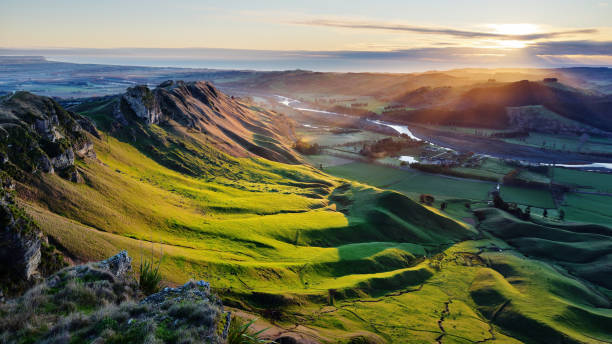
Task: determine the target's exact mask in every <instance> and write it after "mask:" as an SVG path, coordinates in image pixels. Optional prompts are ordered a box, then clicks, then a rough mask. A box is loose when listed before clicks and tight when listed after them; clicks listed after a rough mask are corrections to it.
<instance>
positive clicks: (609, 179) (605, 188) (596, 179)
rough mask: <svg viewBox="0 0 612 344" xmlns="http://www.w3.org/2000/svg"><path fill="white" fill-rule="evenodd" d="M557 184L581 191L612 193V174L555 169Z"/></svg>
mask: <svg viewBox="0 0 612 344" xmlns="http://www.w3.org/2000/svg"><path fill="white" fill-rule="evenodd" d="M554 173H555V174H554V180H555V182H556V183H561V184H566V185H569V186H572V187H576V188H579V189H589V190H590V191H599V192H609V193H612V174H610V173H597V172H588V171H581V170H577V169H571V168H560V167H557V168H555V172H554Z"/></svg>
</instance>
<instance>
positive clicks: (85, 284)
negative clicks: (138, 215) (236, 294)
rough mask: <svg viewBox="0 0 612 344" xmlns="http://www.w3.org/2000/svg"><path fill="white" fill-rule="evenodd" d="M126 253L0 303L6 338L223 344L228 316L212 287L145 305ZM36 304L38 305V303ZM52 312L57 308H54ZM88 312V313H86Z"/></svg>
mask: <svg viewBox="0 0 612 344" xmlns="http://www.w3.org/2000/svg"><path fill="white" fill-rule="evenodd" d="M131 269H132V267H131V258H130V257H129V256H128V255H127V252H125V251H123V252H120V253H119V254H117V255H115V256H113V257H111V258H109V259H106V260H103V261H100V262H94V263H89V264H85V265H78V266H73V267H69V268H66V269H63V270H61V271H59V272H57V273H56V274H53V275H52V276H50V277H49V278H47V279H46V280H45V281H44V282H43V283H41V284H39V285H38V286H36V287H34V288H32V289H31V290H30V291H28V292H27V293H26V294H25V295H24V296H22V297H19V298H17V299H13V300H10V301H8V302H6V303H5V304H0V314H11V315H12V316H11V317H8V318H7V319H3V321H0V338H1V339H0V340H2V342H3V343H4V342H8V343H13V342H19V340H20V339H22V338H35V342H42V343H194V344H195V343H224V342H225V340H226V338H227V334H228V328H229V318H230V317H229V312H224V310H223V305H222V303H221V301H220V299H219V298H218V297H217V296H216V295H214V294H212V293H211V292H210V286H209V285H208V283H207V282H204V281H199V282H193V281H190V282H187V283H186V284H185V285H183V286H181V287H178V288H165V289H164V290H162V291H161V292H159V293H157V294H153V295H151V296H149V297H147V298H145V299H142V300H141V296H142V295H141V293H140V291H139V290H138V285H137V284H136V281H135V279H134V278H132V276H131V275H130V274H129V271H130V270H131ZM32 300H36V302H32ZM49 309H51V310H53V311H49ZM84 310H85V311H84Z"/></svg>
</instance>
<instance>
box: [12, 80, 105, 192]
mask: <svg viewBox="0 0 612 344" xmlns="http://www.w3.org/2000/svg"><path fill="white" fill-rule="evenodd" d="M87 132H88V133H90V134H91V135H93V136H96V137H99V133H98V132H97V130H96V128H95V126H94V125H93V124H92V123H91V121H89V120H88V119H87V118H85V117H83V116H80V115H78V114H76V113H73V112H70V111H66V110H65V109H64V108H62V107H61V106H60V105H59V104H58V103H57V102H56V101H54V100H53V99H51V98H48V97H41V96H37V95H34V94H31V93H28V92H16V93H15V94H13V95H11V96H5V97H3V98H0V169H2V170H3V171H6V172H7V173H8V174H10V175H11V176H12V177H13V178H15V179H22V178H23V176H24V175H26V174H31V173H36V172H38V171H41V172H44V173H55V172H57V173H58V174H59V175H60V176H62V177H64V178H67V179H70V180H72V181H74V182H78V181H80V180H81V177H80V175H79V173H78V172H77V170H76V167H75V158H77V157H78V158H85V157H89V158H95V156H96V155H95V152H94V149H93V143H92V142H91V140H90V139H89V138H88V136H87V134H86V133H87Z"/></svg>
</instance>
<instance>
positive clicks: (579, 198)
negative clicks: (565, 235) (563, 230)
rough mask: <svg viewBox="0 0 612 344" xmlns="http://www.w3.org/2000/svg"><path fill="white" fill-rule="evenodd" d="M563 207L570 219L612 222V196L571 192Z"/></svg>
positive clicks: (603, 222)
mask: <svg viewBox="0 0 612 344" xmlns="http://www.w3.org/2000/svg"><path fill="white" fill-rule="evenodd" d="M562 209H563V210H564V211H565V214H566V216H565V218H566V220H568V221H577V222H587V223H588V222H593V223H600V224H603V225H608V226H609V225H611V224H612V212H610V209H612V196H600V195H588V194H577V193H570V194H567V195H566V196H565V202H564V206H563V207H562Z"/></svg>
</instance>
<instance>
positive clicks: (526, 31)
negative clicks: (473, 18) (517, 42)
mask: <svg viewBox="0 0 612 344" xmlns="http://www.w3.org/2000/svg"><path fill="white" fill-rule="evenodd" d="M487 26H489V27H490V28H492V29H493V30H494V33H498V34H500V35H530V34H532V33H536V32H538V31H539V27H538V25H536V24H526V23H524V24H490V25H487Z"/></svg>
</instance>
